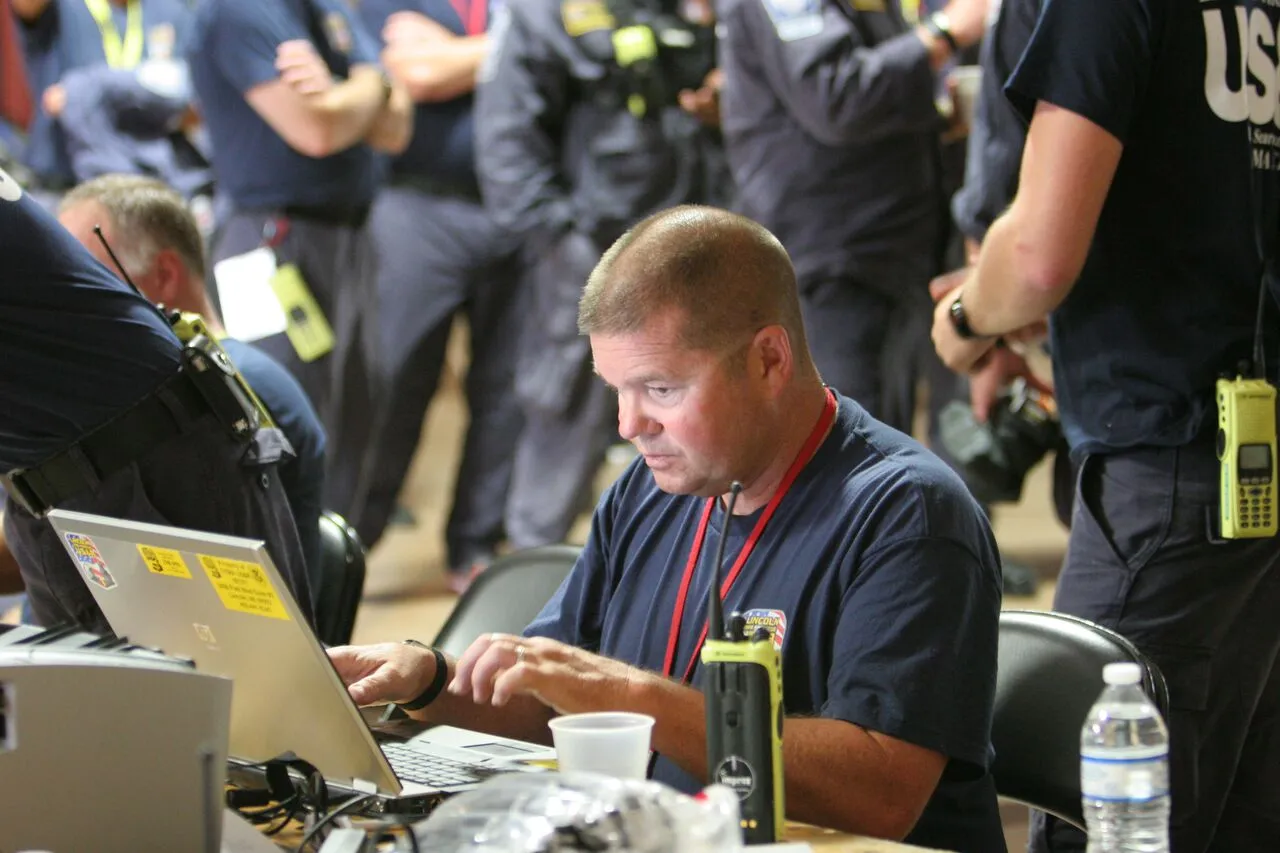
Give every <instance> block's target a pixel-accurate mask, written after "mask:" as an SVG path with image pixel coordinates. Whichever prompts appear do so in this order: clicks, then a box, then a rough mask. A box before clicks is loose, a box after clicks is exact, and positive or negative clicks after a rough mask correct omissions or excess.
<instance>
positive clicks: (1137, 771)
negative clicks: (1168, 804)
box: [1080, 747, 1169, 802]
mask: <svg viewBox="0 0 1280 853" xmlns="http://www.w3.org/2000/svg"><path fill="white" fill-rule="evenodd" d="M1152 749H1153V748H1139V749H1137V750H1133V751H1135V752H1139V753H1151V752H1152ZM1155 749H1158V752H1157V754H1156V755H1154V756H1153V755H1150V754H1148V755H1137V756H1132V757H1130V756H1127V755H1125V754H1124V753H1121V754H1119V755H1117V754H1116V753H1115V752H1114V751H1111V752H1109V753H1108V754H1107V756H1106V757H1105V758H1104V757H1101V756H1089V755H1087V754H1086V755H1085V756H1083V760H1082V761H1081V762H1080V793H1081V795H1082V796H1084V798H1085V799H1088V800H1113V801H1124V802H1142V801H1145V800H1154V799H1157V798H1158V797H1167V796H1168V795H1169V764H1168V761H1167V760H1166V754H1167V750H1166V748H1164V747H1159V748H1155Z"/></svg>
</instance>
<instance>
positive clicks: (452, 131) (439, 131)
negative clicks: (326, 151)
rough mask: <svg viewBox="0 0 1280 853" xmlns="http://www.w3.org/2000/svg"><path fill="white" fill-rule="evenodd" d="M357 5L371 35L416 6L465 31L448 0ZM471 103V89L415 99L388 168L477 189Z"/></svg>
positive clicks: (369, 0)
mask: <svg viewBox="0 0 1280 853" xmlns="http://www.w3.org/2000/svg"><path fill="white" fill-rule="evenodd" d="M472 2H476V3H478V2H481V0H472ZM357 9H358V12H359V15H360V19H361V20H362V21H363V22H364V26H365V29H366V30H368V31H369V33H371V34H372V35H374V36H376V37H380V35H381V33H382V30H383V28H384V27H385V26H386V24H387V19H388V18H390V17H391V15H392V14H394V13H396V12H417V13H418V14H420V15H424V16H426V17H428V18H430V19H431V20H433V21H435V22H436V23H438V24H440V25H441V26H442V27H444V28H445V29H447V30H449V31H450V32H452V33H454V34H456V35H460V36H461V35H466V34H467V32H466V28H465V27H464V26H463V23H462V18H461V17H459V15H458V10H457V9H456V8H454V5H453V3H451V2H450V0H361V2H360V5H359V6H358V7H357ZM471 103H472V97H471V95H463V96H461V97H458V98H454V99H452V100H449V101H444V102H443V103H420V104H418V105H417V106H416V107H415V113H414V119H413V139H412V140H410V142H409V147H408V148H406V149H405V150H404V152H403V153H402V154H400V155H399V156H398V157H396V159H395V160H394V161H393V163H392V167H391V170H392V172H393V173H394V174H401V175H413V176H418V177H429V178H431V179H433V180H434V181H436V182H438V183H440V184H442V185H444V186H449V187H458V188H461V189H475V191H476V192H477V194H478V193H479V189H478V185H477V183H476V169H475V122H474V121H473V120H472V114H471Z"/></svg>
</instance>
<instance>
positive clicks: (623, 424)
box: [618, 397, 657, 441]
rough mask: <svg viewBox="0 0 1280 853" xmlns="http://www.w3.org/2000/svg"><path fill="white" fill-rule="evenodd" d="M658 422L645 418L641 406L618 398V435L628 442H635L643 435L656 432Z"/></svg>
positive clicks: (623, 398)
mask: <svg viewBox="0 0 1280 853" xmlns="http://www.w3.org/2000/svg"><path fill="white" fill-rule="evenodd" d="M656 426H657V424H656V422H655V421H654V420H653V419H652V418H648V417H645V414H644V412H643V411H642V410H641V407H640V406H637V405H635V404H634V403H630V402H628V401H627V400H626V398H625V397H619V398H618V435H620V436H622V438H623V439H624V440H626V441H635V439H636V438H637V437H639V436H642V435H649V434H651V433H653V432H655V429H656Z"/></svg>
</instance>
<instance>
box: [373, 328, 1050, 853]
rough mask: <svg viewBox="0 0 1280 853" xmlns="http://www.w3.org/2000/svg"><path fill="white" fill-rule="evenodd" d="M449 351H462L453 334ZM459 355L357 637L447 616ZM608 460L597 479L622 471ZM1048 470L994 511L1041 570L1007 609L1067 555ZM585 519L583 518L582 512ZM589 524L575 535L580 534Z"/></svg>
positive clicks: (1020, 603) (380, 552)
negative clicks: (446, 549) (404, 518)
mask: <svg viewBox="0 0 1280 853" xmlns="http://www.w3.org/2000/svg"><path fill="white" fill-rule="evenodd" d="M454 344H455V345H454V346H453V348H452V353H453V354H456V353H458V352H460V350H461V348H460V347H459V346H457V341H456V340H455V342H454ZM460 369H461V360H460V359H458V358H452V359H451V366H450V368H449V371H448V375H447V376H446V377H445V378H444V381H443V382H442V383H441V392H440V394H439V395H437V398H436V400H435V402H434V403H433V404H432V407H431V410H430V411H429V412H428V416H427V421H426V423H425V425H424V430H423V439H424V440H423V442H422V445H421V446H420V448H419V452H418V455H417V457H416V459H415V461H414V464H413V465H412V468H411V470H410V472H409V479H408V482H407V483H406V484H405V488H404V491H403V493H402V495H401V499H402V503H403V504H404V505H405V506H406V507H407V508H409V510H410V511H411V513H412V514H413V515H414V516H415V518H416V521H417V524H416V526H415V527H413V528H397V529H394V530H393V531H392V532H391V533H390V534H389V535H388V536H386V537H385V538H384V539H383V541H382V542H380V543H379V544H378V547H377V548H376V549H374V551H373V553H372V554H370V557H369V574H368V578H367V581H366V585H365V591H366V595H365V601H364V604H363V605H362V607H361V611H360V614H359V617H358V619H357V621H356V627H355V638H354V639H355V641H356V642H359V643H367V642H382V641H395V640H401V639H404V638H406V637H417V638H421V639H424V640H426V639H429V638H431V637H432V636H434V635H435V632H436V630H437V629H438V628H439V627H440V625H441V624H442V623H443V622H444V619H445V618H446V617H447V616H448V614H449V610H450V609H451V608H452V606H453V602H454V601H455V598H454V596H453V595H451V594H450V593H449V592H448V591H447V589H446V587H445V581H444V575H443V571H444V568H443V566H444V562H443V557H444V555H443V531H444V524H445V518H446V515H447V512H448V507H449V494H450V490H451V489H452V484H453V479H454V475H455V473H456V469H457V461H458V448H459V447H460V444H461V436H462V430H463V429H464V428H465V425H466V418H467V413H466V406H465V403H464V402H463V400H462V397H461V394H460V392H459V382H458V370H460ZM617 470H618V469H617V468H616V467H614V468H610V466H606V467H605V469H604V470H602V471H601V474H600V478H599V480H598V485H600V486H601V487H603V485H604V484H605V483H607V482H608V481H609V480H610V479H611V478H612V477H613V476H615V475H616V474H617ZM1049 495H1050V491H1049V471H1048V466H1047V465H1041V466H1040V467H1038V468H1037V469H1036V470H1035V471H1034V472H1032V474H1031V476H1030V477H1029V478H1028V480H1027V483H1026V486H1025V488H1024V490H1023V500H1022V502H1021V503H1019V504H1017V505H1014V506H1008V507H1001V508H1000V509H999V511H998V513H997V515H996V517H995V531H996V537H997V539H998V540H999V542H1000V547H1001V551H1002V552H1003V553H1004V554H1005V556H1006V557H1008V558H1011V559H1016V560H1019V561H1021V562H1023V563H1026V564H1029V565H1031V566H1034V567H1035V568H1036V569H1037V571H1038V572H1039V575H1040V577H1041V584H1040V588H1039V589H1038V590H1037V594H1036V595H1035V596H1032V597H1027V598H1015V597H1008V598H1006V600H1005V607H1006V608H1037V609H1045V608H1048V606H1049V604H1050V602H1051V601H1052V598H1053V578H1054V577H1055V575H1056V573H1057V567H1058V565H1059V564H1060V562H1061V560H1062V554H1063V550H1064V547H1065V545H1066V532H1065V531H1064V530H1063V529H1062V527H1061V526H1060V525H1059V524H1058V522H1057V520H1056V518H1055V517H1054V514H1053V507H1052V503H1051V501H1050V497H1049ZM583 521H584V522H585V519H583ZM584 532H585V524H584V523H580V524H579V525H578V527H577V528H576V529H575V531H574V537H575V538H576V539H577V541H581V536H583V535H584ZM1001 812H1002V815H1003V817H1004V820H1005V830H1006V837H1007V840H1008V844H1009V849H1010V851H1017V850H1022V849H1025V846H1026V810H1025V809H1023V808H1021V807H1020V806H1017V805H1015V804H1012V803H1007V804H1003V805H1002V809H1001Z"/></svg>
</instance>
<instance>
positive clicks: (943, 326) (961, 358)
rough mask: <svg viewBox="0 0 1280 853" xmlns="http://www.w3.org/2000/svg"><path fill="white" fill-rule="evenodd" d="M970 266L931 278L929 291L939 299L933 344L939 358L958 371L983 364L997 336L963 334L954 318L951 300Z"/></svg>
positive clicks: (935, 298) (935, 311)
mask: <svg viewBox="0 0 1280 853" xmlns="http://www.w3.org/2000/svg"><path fill="white" fill-rule="evenodd" d="M970 272H971V269H970V268H968V267H966V268H964V269H958V270H954V271H952V272H949V273H947V274H945V275H940V276H938V277H937V278H935V279H934V280H933V281H931V282H929V295H930V296H932V297H933V298H934V300H935V301H936V302H937V303H938V304H937V305H936V306H935V307H934V309H933V346H934V348H935V349H936V350H937V351H938V358H940V359H942V362H943V364H945V365H946V366H947V367H949V368H951V369H952V370H954V371H955V372H956V373H969V372H970V371H973V370H976V369H978V368H980V367H981V366H982V364H983V362H984V359H985V357H986V355H987V353H989V352H990V351H991V348H992V347H994V346H995V345H996V341H997V340H998V339H997V338H974V339H972V340H968V339H965V338H962V337H960V333H959V332H957V331H956V327H955V324H954V323H952V322H951V303H952V302H953V301H954V300H955V293H956V291H957V290H958V289H959V287H960V285H962V284H964V282H965V281H966V280H967V279H968V278H969V274H970Z"/></svg>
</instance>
